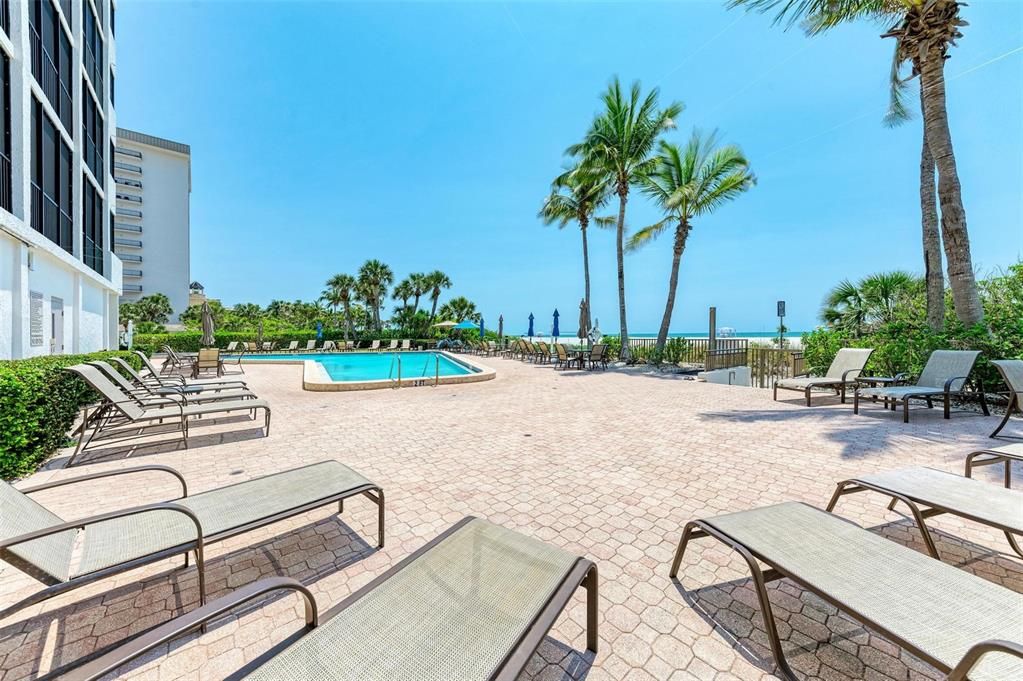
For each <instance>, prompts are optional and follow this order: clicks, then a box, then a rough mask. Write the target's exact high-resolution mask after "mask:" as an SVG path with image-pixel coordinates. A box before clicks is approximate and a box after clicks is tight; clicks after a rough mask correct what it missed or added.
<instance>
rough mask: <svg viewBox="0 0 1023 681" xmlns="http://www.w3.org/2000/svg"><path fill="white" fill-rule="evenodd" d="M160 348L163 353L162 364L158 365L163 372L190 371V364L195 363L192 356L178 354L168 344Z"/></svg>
mask: <svg viewBox="0 0 1023 681" xmlns="http://www.w3.org/2000/svg"><path fill="white" fill-rule="evenodd" d="M160 349H161V350H162V351H163V353H164V360H163V366H162V367H160V368H161V370H162V372H163V373H166V372H169V371H180V372H183V373H192V365H193V364H195V357H194V356H190V355H179V354H178V353H176V352H175V351H174V348H172V347H171V346H169V345H164V346H162V347H161V348H160Z"/></svg>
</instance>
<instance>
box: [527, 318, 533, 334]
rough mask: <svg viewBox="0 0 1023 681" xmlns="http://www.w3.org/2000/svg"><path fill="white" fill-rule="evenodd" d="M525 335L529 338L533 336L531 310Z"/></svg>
mask: <svg viewBox="0 0 1023 681" xmlns="http://www.w3.org/2000/svg"><path fill="white" fill-rule="evenodd" d="M526 335H527V336H529V337H530V338H532V337H533V313H532V312H530V313H529V331H527V332H526Z"/></svg>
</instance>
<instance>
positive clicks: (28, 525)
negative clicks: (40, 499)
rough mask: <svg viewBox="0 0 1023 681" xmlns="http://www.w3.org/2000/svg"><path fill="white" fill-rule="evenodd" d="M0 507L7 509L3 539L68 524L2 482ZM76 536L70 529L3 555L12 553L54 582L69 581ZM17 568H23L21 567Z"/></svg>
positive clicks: (0, 527)
mask: <svg viewBox="0 0 1023 681" xmlns="http://www.w3.org/2000/svg"><path fill="white" fill-rule="evenodd" d="M0 508H3V513H0V540H6V539H11V538H13V537H17V536H19V535H22V534H27V533H29V532H35V531H36V530H42V529H46V528H47V527H53V526H54V525H58V524H60V523H62V522H64V521H63V519H62V518H60V517H59V516H57V515H54V514H53V513H51V512H50V511H48V510H46V509H45V508H43V507H42V506H41V505H39V504H37V503H36V502H35V501H33V500H32V499H31V498H29V497H28V496H27V495H25V494H23V493H22V492H20V491H18V490H17V489H15V488H14V487H12V486H11V485H9V484H7V483H6V482H3V481H0ZM75 534H76V533H75V531H74V530H66V531H64V532H60V533H58V534H54V535H51V536H49V537H43V538H42V539H35V540H33V541H30V542H25V543H24V544H15V545H14V546H11V547H9V548H7V549H4V550H3V551H0V554H4V553H6V552H10V553H12V554H14V556H15V557H17V558H19V559H21V560H22V561H25V562H26V563H28V564H29V565H30V566H32V567H34V568H36V569H37V570H39V571H42V572H44V573H46V574H47V575H49V576H50V577H52V578H53V579H56V580H58V581H61V582H63V581H67V579H68V577H69V576H70V572H71V553H72V551H73V550H74V544H75ZM4 558H6V556H4ZM17 567H19V568H21V566H20V565H18V566H17Z"/></svg>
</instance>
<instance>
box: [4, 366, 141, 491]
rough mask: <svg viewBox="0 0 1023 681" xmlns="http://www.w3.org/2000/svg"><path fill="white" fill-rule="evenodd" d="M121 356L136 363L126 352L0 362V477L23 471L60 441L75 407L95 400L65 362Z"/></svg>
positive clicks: (49, 452)
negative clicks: (66, 369) (65, 369)
mask: <svg viewBox="0 0 1023 681" xmlns="http://www.w3.org/2000/svg"><path fill="white" fill-rule="evenodd" d="M109 357H121V358H122V359H124V360H125V361H127V362H128V363H129V364H132V366H134V367H135V368H140V366H141V362H140V360H139V358H138V357H137V356H136V355H135V354H133V353H129V352H97V353H93V354H89V355H49V356H46V357H35V358H32V359H20V360H14V361H9V362H0V478H2V479H5V480H9V479H11V478H16V477H22V476H25V475H28V474H29V473H31V472H32V471H34V470H35V469H36V467H37V466H38V465H39V463H40V462H42V461H43V460H45V459H46V457H48V456H50V455H51V454H52V453H53V452H54V451H56V449H57V448H58V447H60V446H62V445H63V444H64V443H65V442H66V441H67V438H68V431H70V430H71V426H72V424H73V423H74V421H75V415H76V414H77V413H78V410H79V409H81V408H82V407H84V406H85V405H87V404H89V403H91V402H94V401H95V400H96V395H95V393H94V392H93V391H92V389H91V388H90V387H89V386H88V384H86V383H85V381H83V380H81V379H80V378H78V377H77V376H75V375H74V374H71V373H69V372H67V371H63V369H64V367H68V366H71V365H73V364H80V363H82V362H87V361H91V360H99V359H107V358H109Z"/></svg>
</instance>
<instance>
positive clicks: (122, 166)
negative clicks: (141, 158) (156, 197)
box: [114, 161, 142, 175]
mask: <svg viewBox="0 0 1023 681" xmlns="http://www.w3.org/2000/svg"><path fill="white" fill-rule="evenodd" d="M114 167H115V168H117V169H118V170H126V171H128V172H129V173H138V174H139V175H141V174H142V166H137V165H133V164H131V163H123V162H121V161H114Z"/></svg>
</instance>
